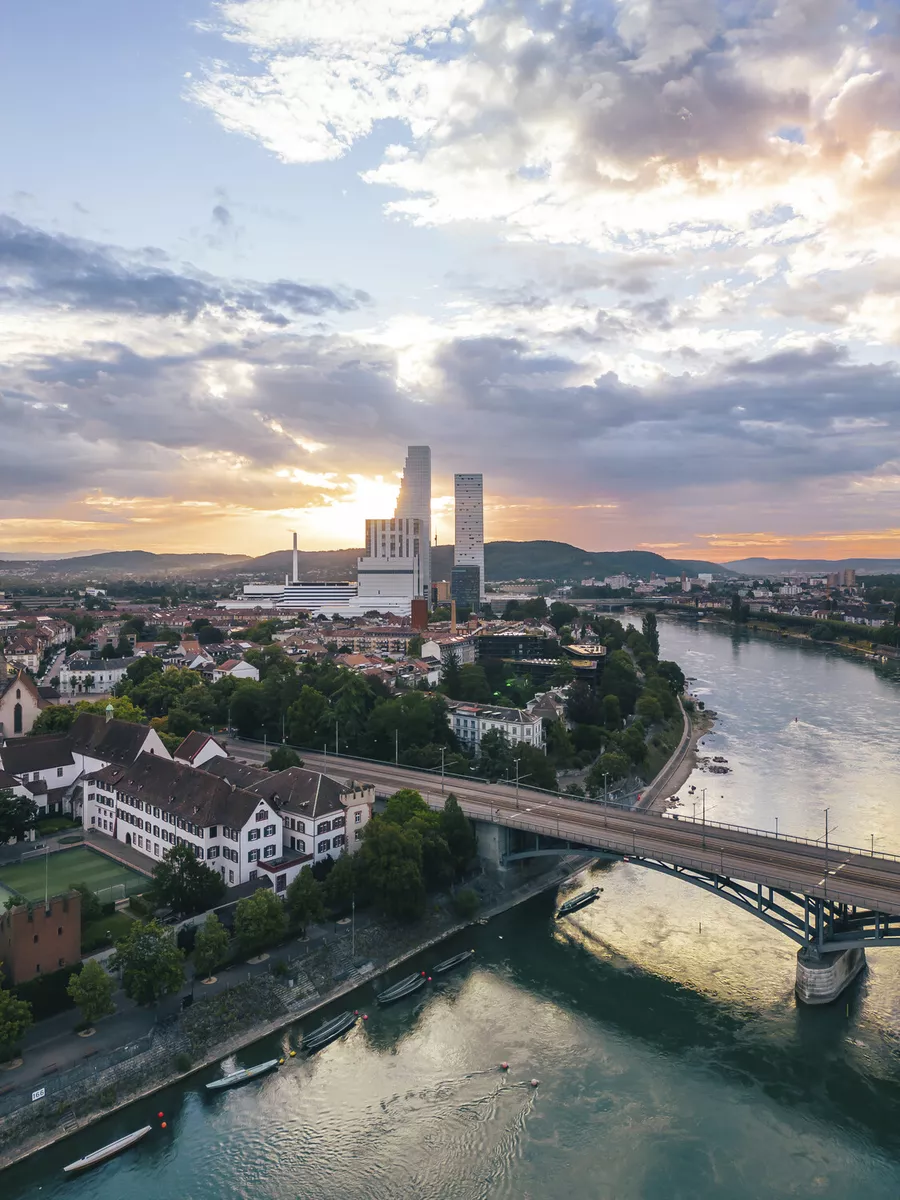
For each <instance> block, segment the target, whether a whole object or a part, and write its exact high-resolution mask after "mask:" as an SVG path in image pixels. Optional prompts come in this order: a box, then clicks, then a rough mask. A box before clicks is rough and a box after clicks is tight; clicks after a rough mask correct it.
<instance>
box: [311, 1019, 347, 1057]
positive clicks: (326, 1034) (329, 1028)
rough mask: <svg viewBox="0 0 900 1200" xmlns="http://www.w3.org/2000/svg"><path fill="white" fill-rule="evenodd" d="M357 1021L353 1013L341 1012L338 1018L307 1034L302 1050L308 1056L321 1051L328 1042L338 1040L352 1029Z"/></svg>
mask: <svg viewBox="0 0 900 1200" xmlns="http://www.w3.org/2000/svg"><path fill="white" fill-rule="evenodd" d="M358 1019H359V1018H358V1017H357V1016H356V1014H355V1013H352V1012H342V1013H341V1014H340V1016H338V1017H334V1018H333V1019H332V1020H331V1021H326V1022H325V1024H324V1025H320V1026H319V1028H318V1029H314V1030H313V1031H312V1033H310V1034H307V1035H306V1036H305V1037H304V1039H303V1049H304V1050H306V1051H307V1052H308V1053H310V1054H312V1053H314V1051H316V1050H321V1049H322V1047H323V1046H327V1045H328V1043H329V1042H333V1041H334V1040H335V1038H339V1037H340V1036H341V1035H342V1034H344V1033H346V1032H347V1030H348V1029H352V1028H353V1026H354V1025H355V1024H356V1022H357V1020H358Z"/></svg>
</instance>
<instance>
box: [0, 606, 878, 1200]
mask: <svg viewBox="0 0 900 1200" xmlns="http://www.w3.org/2000/svg"><path fill="white" fill-rule="evenodd" d="M661 632H662V642H663V653H664V654H665V656H667V657H669V658H674V659H676V660H677V661H678V662H680V663H681V664H682V666H683V667H684V669H685V671H686V672H687V673H688V674H689V675H691V676H692V677H693V678H694V679H695V684H694V687H695V690H696V691H697V692H699V693H700V694H702V695H703V696H704V697H705V699H706V700H707V702H708V703H709V705H710V706H711V707H712V708H714V709H715V710H716V711H717V712H718V713H719V714H720V720H719V723H718V725H717V727H716V730H715V732H714V733H712V734H711V735H710V736H709V737H708V738H707V739H706V743H707V744H706V745H705V746H704V749H708V750H709V752H710V753H711V754H721V755H724V756H725V757H726V758H727V759H728V763H729V766H731V767H732V768H733V771H732V773H731V774H729V775H726V776H708V775H704V774H702V773H697V774H696V775H695V777H694V779H693V780H692V782H694V783H695V784H696V785H697V786H698V787H700V786H705V787H707V789H708V791H707V802H708V815H709V817H710V819H720V820H725V821H734V822H740V823H744V824H748V825H756V826H761V827H765V828H770V829H771V828H774V824H775V818H776V816H777V817H778V820H779V826H780V829H781V830H783V831H785V832H791V833H803V834H807V835H811V836H814V837H816V836H818V835H819V834H820V833H822V832H823V831H824V815H823V814H824V809H825V808H826V807H828V808H829V809H830V817H829V821H830V826H831V828H832V830H833V835H832V836H833V838H834V840H835V841H840V842H849V843H854V844H857V845H862V846H866V847H868V846H869V845H870V839H871V837H872V835H874V836H875V837H876V838H877V837H880V838H882V839H883V840H882V841H880V842H878V841H876V843H875V845H876V848H880V849H891V850H898V851H900V811H898V809H900V806H898V801H897V782H898V769H897V767H898V764H897V757H896V750H895V744H896V732H895V731H896V730H897V729H898V727H900V672H898V671H897V669H896V668H894V667H890V668H888V667H873V666H872V664H869V663H865V662H857V661H854V660H852V659H850V658H848V657H844V656H842V655H840V654H839V653H832V652H829V651H823V650H821V649H817V648H807V647H802V646H797V645H790V644H787V645H786V644H779V643H775V642H767V641H762V640H750V639H747V638H746V637H745V636H744V637H734V636H732V635H731V634H730V632H729V631H727V629H724V628H716V627H704V626H699V627H698V626H693V627H692V626H688V625H679V624H675V623H674V622H666V623H664V624H663V626H662V631H661ZM795 718H796V720H795ZM681 795H682V797H684V798H687V797H688V788H687V786H686V787H685V788H683V789H682V791H681ZM687 811H688V812H690V805H689V804H688V806H687ZM594 878H595V881H596V882H598V883H599V884H600V885H601V886H602V887H603V888H604V892H603V895H602V897H601V900H600V902H599V903H597V904H595V905H594V906H593V907H591V908H588V909H584V910H582V911H581V912H579V913H577V914H576V915H575V916H574V918H572V919H570V920H568V921H562V922H558V923H557V922H554V920H553V911H554V900H555V897H553V896H544V897H539V898H537V899H536V900H533V901H531V902H529V903H528V904H526V905H524V906H522V907H520V908H519V909H517V910H516V911H515V912H512V913H509V914H507V915H506V916H504V917H502V918H498V919H497V920H495V921H492V922H491V924H490V925H489V926H487V927H485V928H478V929H476V930H475V931H473V932H471V933H469V934H467V935H465V939H464V940H458V941H457V942H455V943H451V944H449V945H448V946H447V947H446V949H445V948H443V947H442V948H441V949H440V951H438V952H436V953H432V954H431V955H430V956H429V955H426V956H423V958H422V961H421V965H422V966H423V967H426V966H427V965H428V963H429V962H433V961H434V959H435V958H436V957H444V956H445V955H446V954H450V953H451V952H453V951H454V950H456V949H462V948H464V946H466V945H472V946H473V947H474V948H475V949H476V951H477V955H476V959H475V963H476V964H477V965H475V966H473V967H470V968H468V969H464V970H463V972H462V973H461V974H459V975H458V976H457V977H451V979H450V980H448V981H447V983H446V984H444V985H443V986H442V987H441V988H434V989H432V990H431V992H430V994H429V995H427V996H426V997H425V998H424V999H422V998H419V999H418V1001H417V1002H415V1003H414V1002H413V1001H407V1002H405V1003H404V1002H401V1003H400V1004H398V1005H396V1006H395V1007H393V1008H391V1009H388V1010H385V1011H379V1010H377V1008H376V1007H375V1006H374V1005H373V1003H372V1001H373V994H372V990H371V988H370V989H364V990H363V991H361V992H360V993H358V994H357V996H355V997H354V1000H353V1003H354V1006H356V1005H357V1004H358V1005H359V1006H360V1008H361V1010H363V1011H366V1012H368V1013H369V1014H370V1019H369V1021H368V1022H366V1023H365V1024H364V1025H363V1024H361V1025H360V1026H359V1027H357V1029H356V1030H354V1032H353V1033H352V1034H351V1035H350V1036H349V1037H348V1038H347V1039H346V1040H345V1041H343V1042H341V1043H338V1044H336V1045H333V1046H331V1047H329V1048H328V1049H326V1050H325V1051H323V1052H322V1053H321V1054H319V1055H318V1056H316V1057H315V1058H314V1059H313V1060H311V1061H309V1062H305V1061H302V1060H301V1059H300V1058H297V1059H292V1060H289V1061H288V1063H287V1065H286V1066H285V1067H284V1068H283V1069H282V1070H281V1071H279V1072H278V1073H277V1074H275V1075H272V1076H270V1077H268V1078H266V1079H265V1080H264V1081H262V1082H261V1083H259V1084H251V1085H249V1086H248V1087H246V1088H244V1089H241V1090H239V1091H233V1092H227V1093H222V1094H219V1095H217V1096H215V1097H214V1098H208V1097H207V1096H206V1095H205V1094H204V1089H203V1084H204V1083H205V1082H206V1081H207V1080H208V1079H209V1078H211V1077H212V1074H213V1073H212V1072H209V1073H207V1074H206V1075H202V1076H198V1077H196V1078H195V1079H194V1080H192V1081H191V1083H190V1085H189V1086H187V1087H182V1088H178V1089H172V1090H171V1091H170V1092H168V1093H162V1094H161V1095H157V1096H156V1097H153V1098H152V1099H150V1100H148V1101H147V1102H145V1103H142V1104H139V1105H136V1106H134V1107H133V1108H132V1109H130V1110H128V1111H127V1112H126V1113H124V1114H120V1115H119V1116H117V1117H116V1118H115V1119H113V1120H110V1121H107V1122H105V1123H103V1124H102V1125H98V1126H95V1127H93V1128H92V1129H90V1130H88V1131H86V1132H84V1133H82V1134H80V1135H78V1136H77V1137H75V1138H73V1139H70V1140H68V1141H66V1142H64V1143H61V1144H60V1145H58V1146H57V1147H55V1148H53V1149H52V1150H50V1151H48V1152H46V1153H44V1154H42V1155H41V1156H39V1157H38V1158H36V1159H34V1160H32V1161H30V1162H28V1163H24V1164H21V1165H20V1166H19V1167H16V1168H14V1169H13V1170H12V1171H10V1172H8V1173H6V1174H4V1175H3V1176H2V1177H0V1189H2V1191H0V1194H2V1196H3V1198H4V1200H19V1198H20V1197H32V1196H35V1197H36V1196H38V1195H40V1196H41V1197H53V1196H57V1195H59V1196H62V1195H63V1194H64V1195H65V1196H66V1197H71V1198H72V1200H87V1198H92V1200H122V1198H123V1197H134V1200H172V1198H174V1197H178V1198H179V1200H212V1198H214V1197H215V1198H221V1200H236V1198H238V1197H241V1198H243V1197H248V1198H249V1197H252V1198H254V1200H267V1198H269V1197H271V1198H272V1200H276V1198H277V1200H282V1198H285V1200H286V1198H288V1197H303V1198H305V1197H316V1198H319V1200H332V1198H334V1200H338V1198H341V1200H357V1198H359V1200H369V1198H371V1200H376V1198H382V1197H383V1198H385V1200H394V1198H396V1200H401V1198H402V1200H411V1198H418V1197H422V1198H430V1197H435V1198H437V1197H440V1198H442V1200H443V1198H448V1200H449V1198H457V1197H458V1198H460V1200H469V1198H472V1200H474V1198H476V1197H492V1198H493V1197H499V1198H506V1197H509V1198H510V1200H512V1198H514V1197H515V1198H517V1200H524V1198H528V1197H534V1198H536V1200H537V1198H542V1197H554V1198H555V1197H571V1196H579V1197H591V1198H595V1197H602V1198H606V1197H609V1198H610V1200H613V1198H615V1200H632V1198H633V1200H638V1198H640V1200H657V1198H658V1200H673V1198H680V1197H684V1198H686V1200H687V1198H690V1200H694V1198H705V1197H723V1196H727V1197H730V1198H732V1200H744V1198H747V1200H750V1198H760V1197H781V1196H796V1197H827V1198H841V1200H843V1198H849V1197H865V1198H869V1197H872V1198H878V1200H880V1198H882V1197H884V1198H885V1200H887V1198H890V1200H896V1198H897V1197H898V1196H900V1101H898V1095H900V1092H898V1083H900V1060H898V1057H897V1055H898V1049H900V1039H898V1038H897V1035H896V1033H895V1031H896V1030H897V1028H898V1011H900V950H880V951H876V952H873V953H870V955H869V963H870V969H869V972H868V974H867V975H866V976H865V977H864V978H863V979H862V980H861V982H860V983H859V984H858V985H857V986H855V988H854V989H852V990H851V992H850V993H849V994H848V996H847V997H846V998H842V1000H841V1001H840V1002H839V1003H838V1004H836V1005H833V1006H830V1007H828V1008H826V1009H816V1010H808V1009H800V1008H798V1007H797V1006H796V1004H795V1002H794V998H793V981H794V958H795V950H796V947H795V946H794V944H793V943H792V942H790V941H789V940H788V939H787V938H785V937H783V936H782V935H779V934H778V933H777V932H776V931H774V930H772V929H769V928H768V927H767V926H765V925H763V924H762V923H761V922H759V921H757V920H755V919H754V918H752V917H750V916H748V915H746V914H743V913H741V912H739V911H737V910H736V909H734V908H733V907H732V906H730V905H728V904H726V903H724V902H723V901H722V900H721V899H716V898H715V897H712V896H708V895H706V894H705V893H703V892H700V891H699V890H697V889H694V888H692V887H690V886H689V885H687V884H685V883H683V882H679V881H676V880H672V879H668V878H666V877H664V876H660V875H657V874H654V873H651V872H649V871H646V870H644V869H642V868H640V867H637V866H633V865H619V866H616V867H613V868H601V869H599V870H598V871H596V872H595V873H594ZM574 886H576V887H577V884H576V885H574ZM322 1019H323V1017H322V1014H317V1015H316V1016H315V1017H314V1018H312V1019H311V1020H310V1021H309V1022H307V1025H314V1024H318V1023H319V1022H320V1021H321V1020H322ZM298 1034H299V1030H294V1031H289V1032H288V1033H287V1034H286V1035H285V1036H284V1037H283V1038H275V1039H270V1040H269V1041H267V1042H264V1043H260V1044H258V1045H256V1046H253V1047H250V1048H249V1049H248V1050H247V1051H245V1052H244V1053H243V1054H242V1055H241V1057H240V1062H241V1064H242V1065H247V1064H251V1063H253V1062H258V1061H261V1060H262V1059H264V1058H267V1057H271V1056H272V1052H273V1051H275V1050H277V1049H280V1048H281V1049H288V1048H290V1046H291V1045H292V1044H293V1041H294V1040H296V1038H297V1037H298ZM504 1060H506V1061H508V1062H509V1064H510V1070H509V1072H508V1074H507V1073H504V1072H501V1071H500V1070H499V1069H498V1065H499V1063H500V1062H501V1061H504ZM532 1078H536V1079H538V1080H539V1081H540V1084H539V1086H538V1087H537V1088H532V1087H531V1086H530V1083H529V1081H530V1080H531V1079H532ZM160 1108H161V1109H163V1110H164V1111H165V1113H166V1116H167V1120H168V1124H169V1128H168V1129H167V1130H166V1131H162V1130H161V1129H158V1128H156V1129H154V1132H153V1133H152V1134H151V1135H150V1136H149V1137H148V1138H147V1139H146V1140H145V1142H144V1143H142V1144H141V1145H140V1146H139V1147H136V1148H135V1149H134V1150H132V1151H130V1152H129V1153H128V1154H127V1155H126V1156H124V1157H123V1158H121V1159H118V1160H115V1161H113V1162H111V1163H108V1164H106V1165H105V1166H102V1167H100V1168H98V1169H97V1170H95V1171H94V1172H92V1173H90V1174H87V1175H84V1176H82V1177H79V1178H77V1179H74V1180H66V1179H64V1178H63V1176H62V1174H61V1170H62V1167H63V1165H64V1164H65V1163H67V1162H70V1161H71V1160H72V1159H73V1158H77V1157H79V1156H80V1155H82V1154H85V1153H88V1152H89V1151H90V1150H93V1149H96V1148H97V1147H98V1146H101V1145H103V1144H105V1143H106V1142H108V1141H110V1140H112V1138H114V1137H117V1136H120V1135H121V1134H123V1133H125V1132H128V1131H130V1130H131V1129H134V1128H136V1127H137V1126H139V1125H141V1124H143V1123H145V1122H147V1121H150V1120H153V1115H154V1114H155V1113H156V1112H157V1111H158V1110H159V1109H160ZM153 1123H154V1124H155V1125H157V1126H158V1124H159V1122H158V1121H154V1122H153Z"/></svg>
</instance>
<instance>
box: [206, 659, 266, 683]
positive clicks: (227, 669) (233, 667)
mask: <svg viewBox="0 0 900 1200" xmlns="http://www.w3.org/2000/svg"><path fill="white" fill-rule="evenodd" d="M226 676H227V677H229V678H231V679H252V680H254V681H255V682H256V683H258V682H259V667H254V665H253V663H249V662H247V660H246V659H243V658H229V659H226V660H225V662H223V663H220V664H219V665H218V666H217V667H214V668H213V672H212V677H213V682H214V683H216V682H218V680H220V679H225V678H226Z"/></svg>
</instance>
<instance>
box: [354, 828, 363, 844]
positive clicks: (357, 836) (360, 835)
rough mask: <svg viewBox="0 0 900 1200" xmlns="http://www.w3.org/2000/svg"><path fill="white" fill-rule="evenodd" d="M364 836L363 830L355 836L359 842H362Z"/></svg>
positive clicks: (359, 830) (358, 830) (358, 831)
mask: <svg viewBox="0 0 900 1200" xmlns="http://www.w3.org/2000/svg"><path fill="white" fill-rule="evenodd" d="M362 835H363V831H362V830H361V829H357V831H356V833H355V834H354V835H353V836H354V838H355V840H356V841H357V842H361V841H362Z"/></svg>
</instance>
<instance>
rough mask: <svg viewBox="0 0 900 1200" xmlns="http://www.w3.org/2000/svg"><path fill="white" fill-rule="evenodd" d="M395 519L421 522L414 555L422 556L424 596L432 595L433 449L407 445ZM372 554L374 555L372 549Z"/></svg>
mask: <svg viewBox="0 0 900 1200" xmlns="http://www.w3.org/2000/svg"><path fill="white" fill-rule="evenodd" d="M394 517H395V518H397V517H410V518H413V519H415V520H417V521H418V522H419V530H418V535H419V536H418V538H417V539H416V541H415V548H414V549H413V550H412V553H413V555H418V557H419V569H420V580H421V587H422V593H421V594H422V595H423V596H424V597H425V598H426V599H428V598H429V597H430V596H431V447H430V446H407V448H406V462H405V464H404V466H403V479H402V481H401V483H400V495H399V496H398V497H397V508H396V511H395V513H394ZM369 553H372V551H371V550H370V551H369Z"/></svg>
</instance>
